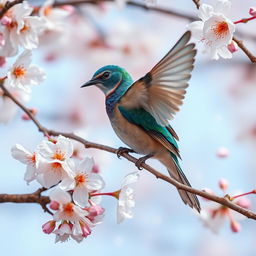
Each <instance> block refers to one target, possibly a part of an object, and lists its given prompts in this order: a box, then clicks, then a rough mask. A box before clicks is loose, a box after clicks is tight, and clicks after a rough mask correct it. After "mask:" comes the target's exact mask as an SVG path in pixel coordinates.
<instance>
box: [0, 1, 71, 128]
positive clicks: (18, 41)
mask: <svg viewBox="0 0 256 256" xmlns="http://www.w3.org/2000/svg"><path fill="white" fill-rule="evenodd" d="M7 2H8V1H7V0H0V6H1V7H2V8H3V7H4V6H5V4H6V3H7ZM52 4H53V1H52V0H48V1H46V2H45V4H44V5H43V6H42V7H41V9H40V10H39V12H38V15H34V14H33V12H34V8H33V7H31V6H30V5H29V4H28V2H27V1H23V2H22V3H19V4H16V5H14V6H13V7H11V8H10V9H8V10H7V12H5V13H4V15H3V17H2V18H1V20H0V67H1V68H3V67H5V66H6V65H7V58H11V57H15V56H17V55H18V54H19V53H20V52H21V51H22V52H21V53H20V54H19V56H18V57H16V61H15V62H14V63H13V65H12V66H10V67H9V68H8V71H7V74H6V75H5V76H4V77H3V78H2V79H1V80H2V81H1V82H3V83H4V86H5V87H6V88H7V89H8V90H9V91H10V93H11V94H12V95H13V96H14V97H15V98H17V99H18V100H19V101H21V102H22V103H24V102H26V101H28V100H29V98H30V93H31V88H32V87H33V86H34V85H38V84H40V83H42V82H43V81H44V80H45V78H46V74H45V72H44V71H43V70H42V69H41V68H39V67H37V66H36V65H33V64H32V50H33V49H36V48H38V46H39V43H40V39H41V38H42V37H43V36H44V35H45V34H46V33H48V31H49V30H59V29H60V24H61V20H63V18H64V17H66V16H67V14H68V12H67V11H65V10H59V9H58V8H52V7H51V5H52ZM32 14H33V15H32ZM3 94H4V93H3V91H2V90H1V89H0V122H3V123H6V122H8V121H9V120H10V119H12V117H13V116H14V114H15V112H16V106H15V104H14V103H13V102H11V101H10V99H8V98H7V97H3V96H4V95H3Z"/></svg>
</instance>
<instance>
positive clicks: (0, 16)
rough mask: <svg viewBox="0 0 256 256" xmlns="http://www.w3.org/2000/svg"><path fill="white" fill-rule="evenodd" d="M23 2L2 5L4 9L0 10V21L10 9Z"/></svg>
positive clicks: (15, 1)
mask: <svg viewBox="0 0 256 256" xmlns="http://www.w3.org/2000/svg"><path fill="white" fill-rule="evenodd" d="M23 1H24V0H14V1H12V2H9V1H7V2H6V3H5V5H4V7H3V8H2V10H1V11H0V19H2V18H3V16H4V14H5V13H6V12H7V11H8V10H9V9H10V8H12V7H13V6H14V5H16V4H20V3H22V2H23Z"/></svg>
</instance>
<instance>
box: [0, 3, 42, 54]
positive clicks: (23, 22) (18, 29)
mask: <svg viewBox="0 0 256 256" xmlns="http://www.w3.org/2000/svg"><path fill="white" fill-rule="evenodd" d="M32 11H33V8H32V7H30V6H29V5H28V3H27V2H26V1H24V2H23V3H20V4H16V5H14V6H13V7H12V8H10V9H9V10H8V11H7V12H6V14H5V15H4V17H3V18H2V19H1V24H2V26H1V31H0V32H1V33H2V34H3V37H4V44H3V45H2V47H1V48H0V55H1V56H6V57H8V56H14V55H15V54H17V52H18V48H19V46H22V47H24V48H25V49H28V50H31V49H34V48H36V47H37V46H38V43H39V35H40V33H41V32H42V30H43V28H44V22H43V19H41V18H40V17H37V16H30V15H31V13H32Z"/></svg>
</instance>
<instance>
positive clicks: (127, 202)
mask: <svg viewBox="0 0 256 256" xmlns="http://www.w3.org/2000/svg"><path fill="white" fill-rule="evenodd" d="M138 179H139V174H138V172H134V173H130V174H128V175H127V176H126V177H125V178H124V180H123V183H122V187H121V190H120V193H119V199H118V206H117V223H121V222H122V221H123V220H124V219H127V218H129V219H130V218H132V217H133V213H132V210H131V208H133V207H134V206H135V200H134V189H133V188H132V187H130V185H132V184H134V183H136V182H137V181H138Z"/></svg>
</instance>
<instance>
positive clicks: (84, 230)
mask: <svg viewBox="0 0 256 256" xmlns="http://www.w3.org/2000/svg"><path fill="white" fill-rule="evenodd" d="M80 227H81V230H82V233H83V237H87V236H88V235H90V234H91V233H92V231H91V229H90V227H89V226H88V225H87V224H86V223H85V222H82V221H80Z"/></svg>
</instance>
